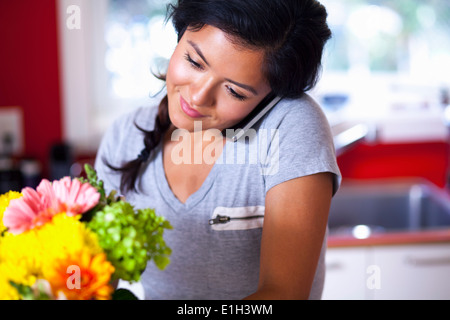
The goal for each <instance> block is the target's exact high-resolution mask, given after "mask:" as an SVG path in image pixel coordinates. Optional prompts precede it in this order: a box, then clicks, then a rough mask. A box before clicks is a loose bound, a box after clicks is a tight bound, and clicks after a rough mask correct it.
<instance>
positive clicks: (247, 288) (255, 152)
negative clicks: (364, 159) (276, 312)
mask: <svg viewBox="0 0 450 320" xmlns="http://www.w3.org/2000/svg"><path fill="white" fill-rule="evenodd" d="M156 112H157V108H156V107H145V108H140V109H138V110H136V111H134V112H132V113H130V114H128V115H126V116H123V117H121V118H120V119H118V120H117V121H116V122H115V123H114V124H113V125H112V127H111V128H110V129H109V130H108V131H107V133H106V134H105V136H104V138H103V140H102V143H101V146H100V149H99V152H98V155H97V160H96V170H97V172H98V175H99V177H100V179H102V180H103V181H104V183H105V187H106V189H107V190H108V191H109V190H111V189H116V190H118V189H119V185H120V176H119V175H118V174H116V173H114V172H112V171H111V170H110V169H109V168H108V167H107V166H106V165H105V164H104V163H103V161H102V159H103V158H105V159H107V160H108V161H109V163H110V164H112V165H120V164H122V163H123V162H124V161H129V160H133V159H136V158H137V156H138V154H139V153H140V152H141V150H142V149H143V146H144V144H143V135H142V133H141V132H140V131H139V130H138V129H137V128H136V127H135V125H134V122H136V123H137V124H138V125H139V126H140V127H141V128H144V129H146V130H151V129H153V126H154V119H155V115H156ZM229 133H230V132H229ZM227 137H228V134H227ZM244 155H245V156H244ZM318 172H332V173H334V174H335V185H334V191H336V190H337V188H338V186H339V184H340V179H341V178H340V172H339V168H338V166H337V163H336V157H335V152H334V145H333V139H332V135H331V132H330V127H329V124H328V121H327V119H326V117H325V115H324V114H323V112H322V110H321V108H320V107H319V105H318V104H317V103H316V102H315V101H314V100H313V99H312V98H310V97H309V96H308V95H304V97H303V98H301V99H297V100H288V99H284V100H282V101H281V102H279V103H278V105H276V107H275V108H274V109H273V110H272V111H271V112H270V113H269V114H267V115H266V116H265V117H264V118H263V119H262V120H261V121H260V122H259V123H257V125H255V127H254V128H253V129H252V130H250V131H249V132H247V134H246V135H245V136H244V137H243V138H241V139H240V140H238V141H237V142H232V141H231V140H228V141H227V143H226V145H225V147H224V149H223V151H222V155H221V158H220V159H219V160H217V161H216V163H215V164H214V166H213V167H212V169H211V171H210V173H209V175H208V176H207V178H206V180H205V181H204V183H203V184H202V186H201V187H200V189H199V190H198V191H197V192H195V193H194V194H192V195H191V196H190V197H189V198H188V199H187V201H186V202H185V203H182V202H180V201H179V200H178V199H177V198H176V197H175V195H174V194H173V193H172V191H171V189H170V187H169V184H168V182H167V180H166V177H165V173H164V169H163V161H162V152H161V144H160V145H159V146H158V148H157V149H156V153H155V154H154V156H153V157H152V158H151V159H150V161H148V163H147V164H146V165H145V166H144V168H143V171H142V176H141V180H140V190H141V193H129V194H126V195H125V196H126V199H127V201H129V202H131V203H132V204H133V205H135V206H136V207H137V208H145V207H150V208H154V209H155V210H156V213H157V214H158V215H162V216H164V217H165V218H166V219H167V220H169V221H170V223H171V224H172V226H173V227H174V229H173V230H167V231H166V232H165V233H164V238H165V240H166V243H167V245H168V246H169V247H170V248H171V249H172V255H171V258H170V259H171V263H170V264H169V266H168V267H167V268H166V269H165V270H163V271H161V270H159V269H158V268H156V266H155V265H154V263H153V262H150V263H148V265H147V269H146V270H145V272H144V273H143V274H142V278H141V282H142V284H143V286H144V289H145V298H146V299H221V300H222V299H241V298H244V297H245V296H247V295H249V294H251V293H253V292H254V291H255V290H256V289H257V284H258V277H259V258H260V241H261V234H262V224H263V221H264V219H263V217H261V216H263V215H264V205H265V195H266V193H267V191H268V190H269V189H270V188H272V187H273V186H275V185H277V184H280V183H282V182H285V181H287V180H290V179H293V178H297V177H301V176H305V175H310V174H314V173H318ZM280 213H281V212H280ZM217 215H221V216H226V217H231V220H230V221H229V222H227V223H214V221H215V220H214V219H215V218H217ZM243 217H247V218H246V219H242V218H243ZM325 250H326V238H325V239H324V242H323V247H322V252H321V257H320V260H319V265H318V268H317V271H316V276H315V280H314V283H313V287H312V290H311V294H310V298H311V299H320V297H321V294H322V288H323V281H324V272H325V270H324V254H325Z"/></svg>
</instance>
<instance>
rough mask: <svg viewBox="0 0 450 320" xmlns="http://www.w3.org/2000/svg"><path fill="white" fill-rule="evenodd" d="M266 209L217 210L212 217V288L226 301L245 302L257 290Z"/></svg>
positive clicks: (210, 279)
mask: <svg viewBox="0 0 450 320" xmlns="http://www.w3.org/2000/svg"><path fill="white" fill-rule="evenodd" d="M264 209H265V207H264V206H248V207H232V208H229V207H217V208H215V210H214V211H213V213H212V215H211V216H210V220H209V224H210V228H211V229H210V230H211V232H212V238H211V240H212V241H211V243H210V245H209V259H208V268H209V274H208V287H209V289H210V290H212V291H213V292H215V293H218V294H222V295H224V296H223V297H224V298H225V297H226V298H227V299H228V298H230V299H242V298H244V297H245V296H247V295H249V294H251V293H253V292H254V291H255V290H256V288H257V285H258V279H259V256H260V246H261V235H262V226H263V222H264Z"/></svg>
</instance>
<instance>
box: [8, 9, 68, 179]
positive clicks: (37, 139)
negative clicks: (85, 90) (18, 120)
mask: <svg viewBox="0 0 450 320" xmlns="http://www.w3.org/2000/svg"><path fill="white" fill-rule="evenodd" d="M58 68H59V63H58V39H57V17H56V1H55V0H1V1H0V107H1V106H20V107H21V108H22V111H23V115H24V128H25V134H24V137H25V141H24V142H25V155H26V156H33V157H36V158H38V159H39V160H40V161H41V163H42V164H43V165H44V168H43V169H44V175H45V173H47V172H48V167H47V163H48V161H47V160H48V154H49V148H50V146H51V144H53V143H55V142H60V141H61V138H62V128H61V124H62V118H61V102H60V88H59V69H58Z"/></svg>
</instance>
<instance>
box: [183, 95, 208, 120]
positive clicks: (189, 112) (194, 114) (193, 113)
mask: <svg viewBox="0 0 450 320" xmlns="http://www.w3.org/2000/svg"><path fill="white" fill-rule="evenodd" d="M180 105H181V110H183V112H184V113H186V114H187V115H188V116H189V117H191V118H202V117H204V115H202V114H201V113H200V112H198V111H197V110H194V109H192V108H191V106H190V105H189V103H187V102H186V100H184V99H183V97H182V96H181V95H180Z"/></svg>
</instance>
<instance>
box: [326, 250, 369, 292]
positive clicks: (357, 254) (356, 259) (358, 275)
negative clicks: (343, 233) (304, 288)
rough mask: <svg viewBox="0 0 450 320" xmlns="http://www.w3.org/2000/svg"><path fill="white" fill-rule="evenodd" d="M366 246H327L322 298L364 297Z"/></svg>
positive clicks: (367, 251)
mask: <svg viewBox="0 0 450 320" xmlns="http://www.w3.org/2000/svg"><path fill="white" fill-rule="evenodd" d="M369 251H370V249H369V248H367V247H358V248H357V247H354V248H352V247H349V248H329V249H328V250H327V254H326V256H325V266H326V274H325V285H324V291H323V295H322V299H324V300H328V299H330V300H343V299H351V300H361V299H367V297H366V278H367V277H366V271H365V270H366V265H367V263H368V259H369Z"/></svg>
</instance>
